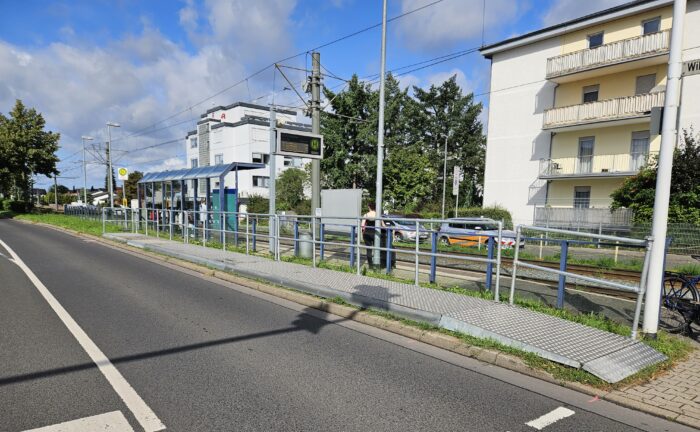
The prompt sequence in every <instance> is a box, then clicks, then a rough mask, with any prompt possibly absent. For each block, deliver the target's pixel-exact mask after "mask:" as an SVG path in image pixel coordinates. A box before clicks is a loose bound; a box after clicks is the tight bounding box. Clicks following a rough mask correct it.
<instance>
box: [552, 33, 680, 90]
mask: <svg viewBox="0 0 700 432" xmlns="http://www.w3.org/2000/svg"><path fill="white" fill-rule="evenodd" d="M670 41H671V35H670V32H669V31H668V30H664V31H660V32H657V33H651V34H648V35H643V36H637V37H634V38H631V39H624V40H621V41H617V42H612V43H609V44H605V45H602V46H599V47H597V48H593V49H584V50H581V51H575V52H572V53H568V54H562V55H559V56H556V57H551V58H549V59H547V79H550V78H556V77H559V76H562V75H568V74H571V73H575V72H582V71H585V70H589V69H594V68H597V67H601V66H608V65H613V64H617V63H622V62H625V61H630V60H636V59H641V58H646V57H652V56H656V55H659V54H665V53H667V52H668V50H669V43H670Z"/></svg>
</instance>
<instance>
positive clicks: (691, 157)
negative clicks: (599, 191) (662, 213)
mask: <svg viewBox="0 0 700 432" xmlns="http://www.w3.org/2000/svg"><path fill="white" fill-rule="evenodd" d="M698 167H700V142H698V137H696V136H695V135H694V131H693V129H692V128H691V129H690V131H688V130H684V131H683V144H682V145H680V146H679V147H678V148H676V149H675V150H674V153H673V172H672V174H671V197H670V200H669V207H668V221H669V222H687V223H693V224H700V170H698ZM657 169H658V167H657V161H656V160H652V161H651V162H650V163H649V164H648V165H647V166H645V167H643V168H642V169H641V170H640V171H639V173H637V175H635V176H633V177H629V178H627V179H626V180H625V181H624V182H623V183H622V185H621V186H620V188H618V189H617V190H616V191H615V192H613V193H612V194H611V195H610V196H611V197H612V199H613V203H612V206H611V208H612V209H618V208H620V207H627V208H629V209H631V210H633V211H634V221H635V222H636V223H644V222H651V220H652V216H653V214H654V197H655V195H656V173H657Z"/></svg>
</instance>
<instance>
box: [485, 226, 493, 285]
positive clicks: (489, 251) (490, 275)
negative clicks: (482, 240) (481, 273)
mask: <svg viewBox="0 0 700 432" xmlns="http://www.w3.org/2000/svg"><path fill="white" fill-rule="evenodd" d="M486 250H487V252H486V257H487V258H488V259H489V260H493V236H489V237H488V240H487V243H486ZM492 282H493V262H492V261H489V262H488V263H487V264H486V290H487V291H491V284H492Z"/></svg>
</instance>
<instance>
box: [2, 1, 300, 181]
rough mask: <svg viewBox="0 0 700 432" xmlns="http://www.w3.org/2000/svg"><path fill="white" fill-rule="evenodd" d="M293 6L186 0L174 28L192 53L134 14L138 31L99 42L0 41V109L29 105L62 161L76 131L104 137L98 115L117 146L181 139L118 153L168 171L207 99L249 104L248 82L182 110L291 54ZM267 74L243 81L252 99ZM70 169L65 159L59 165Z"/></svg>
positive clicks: (75, 144) (75, 145) (75, 141)
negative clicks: (115, 125) (55, 140)
mask: <svg viewBox="0 0 700 432" xmlns="http://www.w3.org/2000/svg"><path fill="white" fill-rule="evenodd" d="M294 5H295V2H293V1H283V0H278V1H269V2H259V3H258V2H249V1H245V0H237V1H226V2H224V1H217V0H210V1H207V3H206V4H205V6H204V7H197V5H195V4H193V3H192V2H187V3H186V4H185V5H183V8H182V9H181V11H180V25H181V26H182V27H183V28H184V29H185V30H186V31H187V32H188V35H189V37H190V38H191V40H192V42H193V44H194V45H195V48H194V50H191V49H187V48H185V47H183V46H181V45H180V44H178V43H177V42H175V41H173V40H170V39H169V38H168V37H166V36H165V35H163V34H162V33H161V32H160V31H159V30H158V29H156V28H154V27H153V26H152V24H151V23H149V22H148V21H147V20H142V31H141V32H140V33H138V34H127V35H125V36H123V37H120V38H119V39H116V40H112V41H110V42H108V43H107V44H106V45H103V46H97V45H93V44H91V43H90V42H89V41H86V40H85V39H80V38H79V37H75V38H72V37H70V38H67V41H64V42H55V43H51V44H48V45H43V46H36V47H31V48H25V47H20V46H16V45H14V44H11V43H8V42H5V41H2V40H0V76H2V80H0V111H3V112H7V111H9V110H10V109H11V107H12V106H13V105H14V101H15V99H22V100H23V101H24V103H25V105H27V106H30V107H34V108H36V109H37V110H38V111H39V112H41V113H42V114H43V116H44V118H45V119H46V121H47V129H50V130H54V131H58V132H60V133H61V135H62V136H61V143H60V144H61V147H62V149H63V150H62V151H61V153H60V154H62V155H63V157H65V156H66V155H68V154H70V153H73V152H75V151H77V150H79V149H80V148H81V144H80V136H81V135H92V136H94V137H95V141H94V143H103V142H104V141H105V139H106V138H105V136H106V131H105V122H107V121H115V122H119V123H121V124H122V128H120V129H117V130H115V131H113V135H112V136H113V140H114V147H115V148H116V149H128V150H136V149H139V148H142V147H145V146H148V145H153V144H157V143H159V142H164V141H168V140H171V139H174V138H182V141H183V143H182V144H180V143H174V144H172V145H166V146H162V147H155V148H152V149H148V150H145V151H143V152H139V151H133V152H132V153H129V154H127V155H126V156H124V158H123V159H122V161H124V162H125V163H136V162H139V161H148V160H157V159H159V158H160V159H161V160H163V159H166V160H165V161H164V162H160V163H159V165H157V166H153V167H151V168H149V169H158V168H159V167H166V168H168V167H174V166H175V165H174V164H175V161H176V160H179V159H173V158H172V156H173V155H175V154H180V153H182V151H183V150H184V147H183V146H184V132H185V131H187V130H191V129H193V128H194V125H195V123H196V119H197V118H198V117H199V114H201V113H202V112H203V111H204V110H205V109H207V108H209V107H210V106H211V104H212V103H213V104H217V105H218V104H228V103H231V102H234V101H236V100H248V98H249V91H248V86H247V85H245V84H244V85H240V86H238V87H235V88H232V89H230V90H228V91H226V92H225V93H223V94H221V95H218V96H217V97H215V98H213V99H211V100H210V101H207V102H206V103H204V104H201V105H198V106H196V107H194V108H193V109H191V110H188V107H189V106H191V105H193V104H195V103H198V102H200V101H202V99H204V98H206V97H208V96H210V95H212V94H215V93H217V92H219V91H220V90H222V89H224V88H226V87H227V86H230V85H231V84H232V83H234V82H236V81H238V80H239V79H240V78H243V77H245V76H246V75H247V74H249V73H250V72H252V71H253V70H255V69H257V68H259V67H260V65H261V64H266V63H269V62H271V61H272V60H274V59H275V58H279V57H280V56H281V55H282V54H287V53H289V52H290V51H291V50H292V45H291V44H292V42H291V41H292V38H291V37H290V36H289V35H290V33H291V31H290V30H289V28H290V27H291V18H290V16H291V13H292V10H293V8H294ZM64 33H66V32H64ZM251 59H253V60H251ZM269 76H271V73H270V74H269ZM269 76H260V77H258V81H255V80H251V81H250V82H249V83H248V85H249V86H250V88H251V93H252V94H253V96H259V95H260V94H262V93H263V92H265V91H269V82H264V81H263V80H265V79H267V78H269ZM183 110H184V111H185V112H184V113H182V114H181V115H179V116H177V117H175V118H173V119H171V120H169V121H166V122H164V123H160V124H158V125H157V126H156V127H155V128H154V129H158V128H162V127H163V126H168V125H173V124H176V123H182V124H180V125H176V126H174V127H172V128H169V129H164V130H161V131H155V132H152V133H148V134H145V135H142V136H138V137H133V138H129V139H124V138H123V137H124V136H126V135H129V134H130V133H133V132H135V131H138V130H140V129H143V128H146V127H148V126H149V125H152V124H153V123H155V122H157V121H159V120H162V119H164V118H166V117H168V116H170V115H172V114H173V113H175V112H178V111H183ZM188 119H192V120H191V121H189V122H188V121H187V120H188ZM115 155H116V153H115ZM72 160H73V159H72ZM181 162H182V163H184V161H181ZM69 166H70V163H69V162H67V163H66V164H64V165H63V166H62V169H65V168H66V167H69ZM91 172H95V174H94V175H93V174H91V177H93V176H94V178H91V179H89V183H95V184H96V185H97V184H101V182H102V180H100V178H101V177H102V176H103V175H104V174H103V173H102V170H99V169H93V170H91Z"/></svg>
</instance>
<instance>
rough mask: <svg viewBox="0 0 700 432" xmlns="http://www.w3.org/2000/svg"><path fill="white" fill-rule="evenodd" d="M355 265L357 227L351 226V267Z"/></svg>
mask: <svg viewBox="0 0 700 432" xmlns="http://www.w3.org/2000/svg"><path fill="white" fill-rule="evenodd" d="M354 266H355V227H354V226H351V227H350V267H354Z"/></svg>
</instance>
